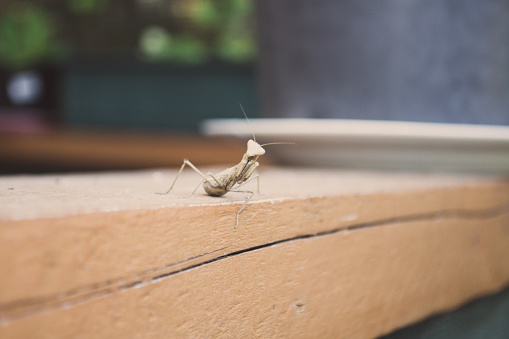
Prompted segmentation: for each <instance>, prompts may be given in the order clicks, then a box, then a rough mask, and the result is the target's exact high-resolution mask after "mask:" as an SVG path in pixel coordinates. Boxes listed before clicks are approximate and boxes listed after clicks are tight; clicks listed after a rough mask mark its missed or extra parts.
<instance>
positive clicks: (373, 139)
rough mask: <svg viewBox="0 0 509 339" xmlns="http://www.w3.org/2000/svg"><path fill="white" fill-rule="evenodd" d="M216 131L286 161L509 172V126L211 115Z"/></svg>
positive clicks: (211, 130)
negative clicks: (265, 148) (253, 140)
mask: <svg viewBox="0 0 509 339" xmlns="http://www.w3.org/2000/svg"><path fill="white" fill-rule="evenodd" d="M202 131H203V132H204V133H205V134H207V135H211V136H219V135H222V136H235V137H239V138H243V139H246V140H247V139H250V138H252V132H254V134H255V136H256V139H257V141H258V142H259V143H268V142H281V141H289V142H295V143H297V146H292V145H290V146H289V145H280V146H269V147H271V148H270V151H269V152H268V153H270V155H272V156H273V157H274V158H275V159H278V160H280V161H281V162H282V163H285V164H291V165H305V166H333V167H344V168H368V169H405V170H430V171H435V170H437V171H456V172H469V173H482V174H509V127H506V126H488V125H460V124H438V123H419V122H402V121H373V120H336V119H252V120H250V124H248V123H247V122H246V120H242V119H222V120H220V119H218V120H207V121H205V122H204V123H203V124H202Z"/></svg>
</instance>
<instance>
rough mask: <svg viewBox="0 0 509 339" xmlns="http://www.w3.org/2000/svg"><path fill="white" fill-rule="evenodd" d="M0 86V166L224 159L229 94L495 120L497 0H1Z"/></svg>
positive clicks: (304, 107)
mask: <svg viewBox="0 0 509 339" xmlns="http://www.w3.org/2000/svg"><path fill="white" fill-rule="evenodd" d="M0 86H1V88H0V171H1V172H2V173H21V172H45V171H67V170H90V169H92V170H96V169H124V168H146V167H154V166H177V165H178V163H180V162H181V160H182V158H183V157H189V158H193V160H194V162H195V163H196V164H200V163H214V162H215V163H217V162H232V161H233V162H237V161H238V160H237V158H239V157H240V156H241V154H243V152H244V148H245V146H244V144H243V143H239V142H238V141H235V140H233V139H224V138H223V139H220V140H219V139H215V140H212V141H211V140H209V139H203V138H202V137H201V136H199V135H198V134H197V129H198V126H199V123H200V121H202V120H204V119H211V118H242V113H241V111H240V108H239V103H242V105H243V106H244V108H245V110H246V112H247V113H248V115H249V116H250V117H252V118H256V117H266V118H267V117H284V118H291V117H299V118H319V119H320V118H347V119H375V120H403V121H423V122H446V123H447V122H452V123H468V124H493V125H508V124H509V95H508V90H509V3H508V2H507V1H504V0H461V1H458V0H436V1H435V0H434V1H426V0H408V1H407V0H385V1H378V2H376V3H373V2H372V1H367V0H361V1H354V0H342V1H333V0H318V1H312V2H311V1H304V0H296V1H289V0H281V1H270V0H260V1H254V0H185V1H184V0H38V1H36V0H32V1H29V0H26V1H20V0H0ZM221 149H223V150H225V151H221ZM239 152H240V153H239ZM230 153H231V155H230Z"/></svg>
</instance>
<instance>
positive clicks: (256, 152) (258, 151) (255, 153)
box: [246, 140, 265, 157]
mask: <svg viewBox="0 0 509 339" xmlns="http://www.w3.org/2000/svg"><path fill="white" fill-rule="evenodd" d="M246 154H247V156H249V157H259V156H260V155H264V154H265V150H264V149H263V147H262V146H261V145H260V144H259V143H257V142H256V141H254V140H249V141H248V142H247V151H246Z"/></svg>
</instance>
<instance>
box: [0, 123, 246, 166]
mask: <svg viewBox="0 0 509 339" xmlns="http://www.w3.org/2000/svg"><path fill="white" fill-rule="evenodd" d="M245 151H246V143H245V142H244V141H240V140H234V139H229V138H205V137H203V136H199V135H196V134H189V133H188V134H183V133H171V132H165V133H163V132H156V131H154V132H148V131H147V132H129V131H116V132H114V131H92V130H67V129H66V130H48V131H42V132H38V133H5V132H4V133H1V132H0V174H1V173H3V174H10V173H41V172H48V171H49V172H63V171H90V170H96V171H97V170H121V169H142V168H152V167H170V166H180V164H182V159H183V158H184V157H187V158H189V159H190V160H192V161H193V163H195V164H196V165H203V164H209V165H210V164H215V163H218V162H223V161H224V162H227V163H231V162H237V161H238V159H239V157H241V156H242V154H243V153H244V152H245Z"/></svg>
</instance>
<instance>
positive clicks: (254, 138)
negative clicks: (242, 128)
mask: <svg viewBox="0 0 509 339" xmlns="http://www.w3.org/2000/svg"><path fill="white" fill-rule="evenodd" d="M239 105H240V109H241V110H242V113H244V116H245V117H246V120H247V124H248V125H249V129H250V130H251V134H253V141H255V142H256V137H255V134H254V131H253V127H252V126H251V123H250V122H249V119H248V118H247V114H246V112H245V111H244V107H242V104H241V103H240V102H239Z"/></svg>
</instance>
